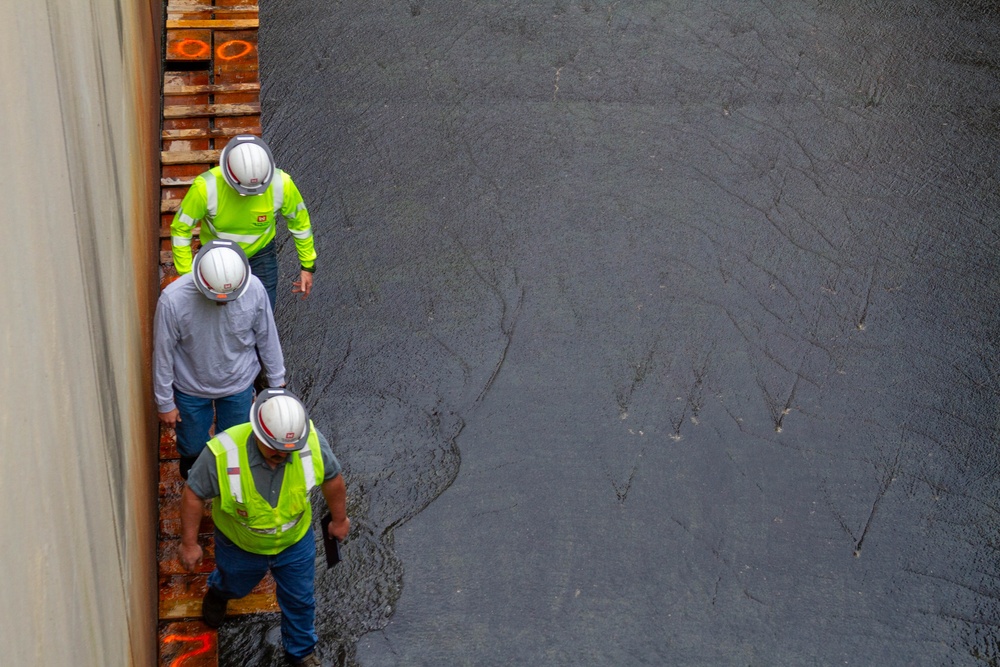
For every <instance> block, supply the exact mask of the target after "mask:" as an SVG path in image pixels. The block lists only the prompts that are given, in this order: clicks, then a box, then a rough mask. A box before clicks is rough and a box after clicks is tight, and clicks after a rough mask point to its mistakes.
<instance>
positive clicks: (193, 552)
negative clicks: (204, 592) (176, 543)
mask: <svg viewBox="0 0 1000 667" xmlns="http://www.w3.org/2000/svg"><path fill="white" fill-rule="evenodd" d="M178 553H179V555H180V558H181V565H182V566H184V569H185V570H187V571H188V572H194V571H195V568H196V567H198V565H200V564H201V558H202V555H203V552H202V550H201V545H200V544H198V543H197V542H195V543H194V544H184V543H183V542H181V546H180V549H179V550H178Z"/></svg>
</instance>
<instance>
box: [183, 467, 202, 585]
mask: <svg viewBox="0 0 1000 667" xmlns="http://www.w3.org/2000/svg"><path fill="white" fill-rule="evenodd" d="M204 511H205V501H204V500H202V499H201V498H199V497H198V496H197V495H196V494H195V492H194V491H192V490H191V487H190V486H188V485H187V484H185V485H184V490H183V491H181V546H180V549H179V555H180V559H181V565H182V566H184V569H185V570H187V571H188V572H194V570H195V568H196V567H198V564H199V563H201V558H202V550H201V545H200V544H198V528H199V526H201V515H202V513H204Z"/></svg>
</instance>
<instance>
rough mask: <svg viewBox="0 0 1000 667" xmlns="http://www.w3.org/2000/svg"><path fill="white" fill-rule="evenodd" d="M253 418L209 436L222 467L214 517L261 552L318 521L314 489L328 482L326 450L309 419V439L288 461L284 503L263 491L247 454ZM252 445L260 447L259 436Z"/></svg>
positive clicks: (277, 548) (278, 547) (284, 544)
mask: <svg viewBox="0 0 1000 667" xmlns="http://www.w3.org/2000/svg"><path fill="white" fill-rule="evenodd" d="M252 433H253V427H251V426H250V424H240V425H239V426H233V427H232V428H229V429H226V430H225V431H223V432H222V433H220V434H219V435H217V436H216V437H214V438H212V439H211V440H209V441H208V447H209V449H211V450H212V453H213V454H215V466H216V470H217V471H218V473H219V497H218V498H216V499H215V500H214V501H213V502H212V520H213V521H214V522H215V526H216V527H217V528H218V529H219V530H221V531H222V533H223V534H224V535H225V536H226V537H228V538H229V539H230V540H232V541H233V543H234V544H236V546H238V547H239V548H241V549H243V550H244V551H249V552H251V553H255V554H266V555H273V554H276V553H279V552H281V551H282V550H284V549H286V548H288V547H290V546H291V545H293V544H295V543H296V542H298V541H299V540H301V539H302V538H303V537H304V536H305V534H306V533H307V532H309V526H310V525H311V524H312V506H311V505H310V503H309V491H310V490H311V489H312V488H313V487H314V486H318V485H321V484H322V483H323V474H324V469H323V455H322V454H321V453H320V449H319V437H318V436H317V435H316V428H315V427H314V426H313V424H312V422H311V421H310V422H309V440H308V445H307V446H306V447H303V448H302V449H301V450H299V451H297V452H291V453H289V455H288V459H287V460H286V461H285V463H284V465H285V477H284V480H283V481H282V483H281V493H280V495H279V496H278V506H277V507H271V504H270V503H269V502H268V501H267V500H266V499H265V498H264V497H263V496H262V495H260V493H259V492H258V491H257V487H256V485H255V484H254V482H253V474H252V473H251V472H250V465H249V463H248V459H247V439H248V438H250V436H251V434H252ZM251 446H253V447H256V446H257V443H256V440H255V439H254V440H252V442H251Z"/></svg>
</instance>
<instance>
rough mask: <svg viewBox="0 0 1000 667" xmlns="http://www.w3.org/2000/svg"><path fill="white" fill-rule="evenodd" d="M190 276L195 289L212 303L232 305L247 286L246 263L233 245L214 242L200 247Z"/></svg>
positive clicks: (245, 259)
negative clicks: (230, 303) (229, 303)
mask: <svg viewBox="0 0 1000 667" xmlns="http://www.w3.org/2000/svg"><path fill="white" fill-rule="evenodd" d="M191 273H192V274H193V277H194V284H195V286H196V287H197V288H198V290H199V291H200V292H201V293H202V294H204V295H205V296H206V297H208V298H209V299H211V300H212V301H219V302H223V303H228V302H230V301H235V300H236V299H238V298H240V297H241V296H243V293H244V292H246V291H247V287H249V286H250V262H248V261H247V256H246V254H245V253H244V252H243V248H241V247H240V245H239V244H238V243H236V242H234V241H225V240H222V239H216V240H214V241H209V242H208V243H206V244H205V245H203V246H202V247H201V249H200V250H198V254H197V255H195V258H194V263H193V264H192V266H191Z"/></svg>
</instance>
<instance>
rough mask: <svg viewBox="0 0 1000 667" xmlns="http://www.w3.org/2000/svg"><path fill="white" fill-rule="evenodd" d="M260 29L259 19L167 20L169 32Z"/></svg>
mask: <svg viewBox="0 0 1000 667" xmlns="http://www.w3.org/2000/svg"><path fill="white" fill-rule="evenodd" d="M258 27H260V20H259V19H191V20H188V19H174V20H170V19H167V30H197V29H199V28H204V29H207V30H248V29H251V28H258Z"/></svg>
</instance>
